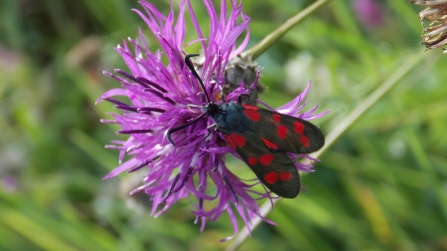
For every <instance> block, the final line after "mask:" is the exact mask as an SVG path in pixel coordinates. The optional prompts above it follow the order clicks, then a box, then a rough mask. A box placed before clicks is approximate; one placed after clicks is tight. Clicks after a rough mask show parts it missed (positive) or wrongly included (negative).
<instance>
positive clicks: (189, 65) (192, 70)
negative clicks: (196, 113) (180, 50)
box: [185, 54, 211, 103]
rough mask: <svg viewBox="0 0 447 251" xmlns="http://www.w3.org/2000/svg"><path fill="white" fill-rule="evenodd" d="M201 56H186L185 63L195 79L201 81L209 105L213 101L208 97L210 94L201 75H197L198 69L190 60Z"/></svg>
mask: <svg viewBox="0 0 447 251" xmlns="http://www.w3.org/2000/svg"><path fill="white" fill-rule="evenodd" d="M199 55H200V54H188V55H186V57H185V63H186V66H188V68H189V70H190V71H191V73H192V75H194V77H196V78H197V80H198V81H199V83H200V85H201V86H202V89H203V92H204V93H205V96H206V99H207V100H208V103H211V99H210V97H209V96H208V92H207V91H206V89H205V85H204V84H203V81H202V79H201V78H200V77H199V74H198V73H197V71H196V69H194V65H193V64H192V62H191V60H190V58H192V57H197V56H199Z"/></svg>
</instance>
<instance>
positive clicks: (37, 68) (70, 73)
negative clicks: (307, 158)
mask: <svg viewBox="0 0 447 251" xmlns="http://www.w3.org/2000/svg"><path fill="white" fill-rule="evenodd" d="M361 1H363V0H361ZM361 1H360V0H357V1H354V0H336V1H332V2H331V3H329V4H328V5H326V6H324V7H323V8H321V9H319V10H318V11H317V12H316V13H314V14H313V15H311V16H310V17H309V18H308V19H306V20H305V21H304V22H303V23H301V24H300V25H298V26H296V27H295V28H293V29H292V30H291V31H290V32H289V33H288V34H287V35H286V36H285V37H284V38H283V39H282V40H281V41H280V42H279V43H277V44H276V45H275V46H273V47H272V48H271V49H269V50H268V51H267V52H266V53H265V54H263V55H262V56H261V57H259V58H258V59H257V62H259V64H260V65H261V66H262V67H263V71H262V78H261V81H262V83H263V84H264V85H266V86H268V91H266V92H265V94H264V95H262V96H261V99H263V100H264V101H266V102H267V103H269V104H271V105H273V106H279V105H281V104H284V103H285V102H287V101H289V100H291V99H292V98H293V97H294V96H296V95H297V94H298V93H299V92H300V91H301V90H302V89H303V88H304V87H305V85H306V83H307V81H308V79H312V81H313V86H312V88H311V90H310V93H309V96H308V97H309V102H308V105H307V109H310V108H311V107H313V106H314V105H316V104H319V105H320V107H319V109H318V111H319V112H322V111H325V110H328V109H330V110H331V112H330V113H329V114H328V115H326V116H325V117H323V118H320V119H318V120H315V121H314V123H315V124H317V125H320V126H321V128H322V130H323V131H324V133H325V134H328V133H330V132H331V130H332V129H333V128H334V127H336V126H337V125H338V124H339V123H340V122H341V121H342V120H343V119H344V118H345V117H346V116H347V115H348V114H349V113H350V112H351V111H353V110H354V109H355V108H356V107H357V105H359V104H360V103H361V102H362V101H363V100H364V99H365V98H366V97H368V95H369V94H370V93H372V92H373V90H374V89H375V88H377V87H378V86H379V85H381V84H382V83H383V82H384V81H386V80H387V79H388V78H389V77H390V76H392V75H393V74H395V72H396V71H398V69H399V67H401V65H403V64H405V63H407V62H409V61H411V60H416V61H413V62H416V63H415V64H414V65H415V66H414V67H413V68H412V69H411V71H409V72H408V73H406V74H405V76H404V78H403V79H402V80H400V81H399V83H398V84H397V85H396V87H394V88H393V89H392V90H391V91H390V92H389V93H387V95H386V96H385V97H384V98H383V99H381V100H380V101H379V102H377V103H376V104H375V105H374V106H373V108H372V109H371V110H369V111H368V112H367V113H365V114H363V115H362V117H361V118H360V119H359V120H358V122H357V123H355V124H354V125H353V126H352V127H351V128H350V129H349V130H348V131H347V132H346V133H345V134H343V135H342V136H341V138H339V139H338V140H337V141H336V142H335V144H334V145H332V146H331V147H330V148H329V149H328V151H326V152H325V153H324V154H323V155H322V156H321V160H322V162H321V163H316V165H315V170H316V172H315V173H311V174H309V175H306V176H304V177H303V183H304V184H305V185H306V187H307V193H302V194H301V195H300V196H299V197H297V198H296V199H293V200H285V199H284V200H282V201H280V202H279V203H278V204H277V206H276V207H275V210H274V211H273V212H272V213H270V214H269V215H268V216H267V217H268V218H269V219H271V220H272V221H275V222H276V223H277V224H278V226H277V227H274V226H270V225H268V224H265V223H262V224H261V225H260V226H259V227H258V228H256V229H255V230H254V231H253V236H252V238H251V239H247V240H245V242H244V243H243V244H242V245H241V246H240V248H239V250H447V200H446V193H447V183H446V178H447V169H446V167H447V137H446V135H447V109H446V107H447V98H446V97H447V84H446V83H445V82H446V79H447V71H446V70H445V69H447V61H446V58H445V57H446V56H442V55H441V53H442V51H441V50H437V51H428V52H425V53H424V52H423V51H424V47H422V46H420V45H419V42H420V35H421V30H422V28H421V25H420V23H419V17H418V16H417V14H418V12H419V11H420V10H422V8H420V7H418V6H410V5H409V4H408V1H401V0H398V1H394V0H393V1H385V0H383V1H379V0H377V1H374V0H372V2H375V3H376V4H378V6H379V8H378V9H377V12H376V14H377V16H374V18H373V20H372V21H371V20H369V21H368V20H367V19H366V17H368V15H367V14H365V13H363V12H360V10H359V9H358V8H357V7H358V6H357V5H356V4H358V3H359V2H361ZM152 2H153V3H154V4H155V5H156V6H158V7H159V8H160V10H161V11H162V12H163V13H168V11H169V1H168V0H163V1H161V0H158V1H155V0H154V1H152ZM312 2H314V1H298V0H296V1H293V0H285V1H277V0H265V1H262V2H261V1H244V11H245V13H246V14H247V15H249V16H251V17H252V22H251V25H250V27H251V43H250V46H249V47H251V46H253V45H255V44H256V42H258V41H260V40H261V39H262V38H263V37H265V36H266V35H267V34H268V33H269V32H271V31H273V30H275V28H277V27H278V26H279V25H281V24H282V23H283V22H284V21H285V20H286V19H287V18H288V17H291V16H293V15H294V14H296V13H297V12H299V11H300V10H302V9H303V8H305V7H306V6H308V5H309V4H311V3H312ZM194 4H195V5H194V6H195V7H196V14H197V16H198V18H199V20H200V23H201V24H202V25H203V26H204V27H206V25H207V23H208V19H207V16H206V11H205V9H204V8H203V6H201V1H194ZM131 8H139V9H141V8H140V6H139V5H138V3H137V1H136V0H95V1H91V0H83V1H70V0H39V1H32V0H1V1H0V20H1V21H0V81H1V84H0V126H1V130H2V136H1V137H0V250H224V249H226V248H227V247H229V245H231V243H232V241H228V242H226V243H221V242H219V240H220V239H223V238H225V237H228V236H231V235H232V234H233V229H232V226H231V225H230V223H229V221H228V217H226V216H225V217H221V218H220V219H219V220H218V221H217V222H208V224H207V227H206V229H205V231H204V232H203V233H200V226H199V225H195V224H193V221H194V216H193V215H192V214H191V213H190V210H192V207H191V205H190V204H189V202H188V200H183V201H181V202H179V203H177V205H175V206H174V207H173V208H172V209H171V210H169V211H168V212H167V213H165V214H164V215H162V216H161V217H158V218H155V219H154V218H151V217H150V215H149V214H150V211H149V209H148V208H147V205H148V203H147V200H146V197H145V196H144V195H141V196H134V197H129V196H128V195H127V192H128V191H129V190H130V189H131V188H132V187H136V186H137V185H138V181H139V180H140V179H141V175H143V174H144V171H140V172H141V173H137V174H135V175H133V176H132V175H128V174H122V175H120V176H118V177H115V178H113V179H110V180H107V181H102V180H101V178H102V177H103V176H105V175H106V174H107V173H108V172H109V171H110V170H112V169H113V168H114V167H115V166H117V165H118V162H117V159H118V152H116V151H113V150H106V149H104V145H105V144H108V143H109V142H110V141H111V140H114V139H117V138H118V136H117V135H115V132H116V131H117V130H118V128H117V127H111V126H108V125H104V124H101V123H100V122H99V119H100V118H110V117H108V116H107V115H106V114H105V112H107V111H110V112H116V110H114V109H113V108H112V105H111V104H109V103H107V102H104V103H101V104H99V105H97V106H95V105H94V101H95V100H96V99H97V98H98V97H99V96H100V95H101V94H102V93H103V92H104V91H105V90H108V89H111V88H114V87H118V86H119V83H118V82H117V81H114V80H112V79H110V78H107V77H105V76H103V75H102V73H101V72H102V70H107V71H113V69H114V68H121V69H124V70H127V68H126V67H125V65H124V63H123V62H122V60H121V58H120V56H119V55H118V53H116V52H115V51H114V50H113V47H114V46H116V45H117V44H119V43H121V41H122V39H127V37H133V38H134V37H136V36H137V35H138V33H137V32H138V27H142V28H143V30H144V32H145V33H146V34H148V30H147V29H146V26H145V23H144V22H143V21H142V20H141V19H140V18H139V17H138V16H137V15H136V14H135V13H133V12H131V11H130V9H131ZM192 39H195V33H194V32H189V33H188V34H187V38H186V41H190V40H192ZM149 43H150V47H151V48H152V49H153V50H155V49H157V48H158V45H157V43H156V42H155V41H154V40H151V41H150V42H149ZM228 162H229V166H230V167H231V168H232V170H233V171H234V172H235V173H236V174H237V175H241V176H246V177H254V175H253V174H252V173H251V172H250V170H249V169H248V168H246V167H245V166H244V165H243V164H242V163H241V162H237V161H235V160H231V159H230V160H229V161H228ZM145 202H146V204H145ZM263 202H264V201H263ZM263 202H260V203H263ZM241 225H242V223H241Z"/></svg>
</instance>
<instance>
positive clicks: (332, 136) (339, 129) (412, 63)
mask: <svg viewBox="0 0 447 251" xmlns="http://www.w3.org/2000/svg"><path fill="white" fill-rule="evenodd" d="M426 55H427V54H426V53H420V54H418V56H416V57H413V58H409V59H408V60H406V61H405V63H404V64H402V65H401V67H399V68H398V69H397V70H396V71H395V72H394V73H393V74H392V75H391V76H390V77H389V78H388V79H387V80H386V81H385V82H384V83H383V84H382V85H380V86H379V87H378V88H377V89H376V90H375V91H373V92H372V93H371V94H370V95H369V96H368V97H366V98H365V99H364V101H363V102H362V103H361V104H359V105H358V106H357V108H355V109H354V111H352V112H351V113H350V114H349V115H348V116H347V117H346V118H345V119H344V120H342V121H341V122H340V123H339V124H338V125H337V126H336V127H335V128H334V129H333V130H332V131H331V132H330V133H329V134H328V135H327V137H326V143H325V146H324V147H323V148H322V149H321V150H320V151H318V152H316V153H314V154H311V156H312V157H314V158H318V157H319V156H321V154H323V153H324V152H325V151H326V150H327V149H328V148H329V147H330V146H332V144H334V142H335V141H336V140H337V139H338V138H340V137H341V135H343V133H345V132H346V131H347V130H348V129H349V128H350V127H351V126H352V125H354V123H355V122H356V121H357V120H358V119H359V118H360V116H362V115H363V114H365V113H366V112H367V111H368V110H369V109H370V108H371V107H372V106H373V105H374V104H375V103H377V101H379V100H380V99H381V98H382V97H383V96H384V95H385V94H387V93H388V92H389V91H390V90H391V88H392V87H394V86H395V85H396V84H397V83H399V81H400V80H402V78H404V77H405V76H406V75H407V74H408V73H410V72H411V71H412V70H413V69H414V68H415V67H416V66H417V65H423V64H421V61H423V60H424V59H425V58H426ZM435 60H436V59H435ZM279 200H280V199H276V200H273V204H276V203H277V202H278V201H279ZM271 210H272V206H271V203H270V201H268V202H266V203H264V205H262V206H261V210H260V211H261V215H262V216H263V217H265V216H266V215H267V214H268V213H269V212H270V211H271ZM260 222H261V219H260V217H257V218H255V219H253V221H252V225H251V230H252V231H253V230H254V229H255V228H256V227H257V226H258V225H259V223H260ZM248 236H249V231H248V229H247V227H246V226H245V227H244V228H243V229H242V230H241V232H240V233H239V235H238V236H237V237H236V238H235V239H234V242H233V243H232V244H231V245H230V246H229V247H228V249H227V250H228V251H232V250H236V249H237V248H238V246H239V245H240V244H241V243H242V242H243V241H244V240H245V239H246V238H247V237H248Z"/></svg>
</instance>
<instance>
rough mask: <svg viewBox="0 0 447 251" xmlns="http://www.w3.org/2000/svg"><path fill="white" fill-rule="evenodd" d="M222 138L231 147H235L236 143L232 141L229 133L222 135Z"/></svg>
mask: <svg viewBox="0 0 447 251" xmlns="http://www.w3.org/2000/svg"><path fill="white" fill-rule="evenodd" d="M224 138H225V139H226V140H227V141H228V144H230V146H231V147H233V149H236V144H235V143H234V142H233V140H232V139H231V137H230V135H224Z"/></svg>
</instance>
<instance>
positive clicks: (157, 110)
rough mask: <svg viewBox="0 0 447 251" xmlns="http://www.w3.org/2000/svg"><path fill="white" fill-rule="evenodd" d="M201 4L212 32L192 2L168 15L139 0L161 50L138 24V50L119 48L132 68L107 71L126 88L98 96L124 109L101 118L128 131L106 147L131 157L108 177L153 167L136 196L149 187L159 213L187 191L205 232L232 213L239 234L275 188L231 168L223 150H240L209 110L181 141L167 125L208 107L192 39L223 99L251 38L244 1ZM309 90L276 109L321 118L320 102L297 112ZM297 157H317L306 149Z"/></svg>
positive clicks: (213, 94) (232, 97)
mask: <svg viewBox="0 0 447 251" xmlns="http://www.w3.org/2000/svg"><path fill="white" fill-rule="evenodd" d="M203 3H204V6H205V8H206V10H207V12H208V15H209V18H210V25H209V32H207V33H208V35H207V36H206V35H205V33H204V32H203V30H202V27H201V26H200V25H199V23H198V21H197V19H196V17H195V14H194V10H193V8H192V6H191V3H190V1H187V0H180V3H178V8H179V10H178V14H177V15H176V16H175V14H174V7H173V6H172V5H173V4H172V3H171V11H170V13H169V14H168V16H165V15H163V14H162V13H160V12H159V11H158V10H157V9H156V8H155V7H154V6H153V5H152V4H150V3H148V2H146V1H140V4H141V5H142V6H143V8H144V10H145V13H143V12H141V11H139V10H134V11H135V12H137V13H138V14H139V15H140V16H141V18H142V19H143V20H144V21H145V22H146V24H147V25H148V27H149V29H150V31H151V32H152V33H153V34H154V35H155V37H156V38H157V39H158V42H159V43H160V46H161V48H162V50H158V51H156V52H151V51H150V50H149V48H148V46H147V44H146V41H145V39H144V36H143V33H142V31H141V30H140V37H139V39H137V40H132V39H130V40H129V42H130V44H132V47H133V48H134V51H131V49H130V46H129V45H128V43H126V42H125V41H124V42H123V44H122V45H121V46H118V47H117V48H116V50H117V51H118V53H120V54H121V56H122V57H123V59H124V61H125V62H126V64H127V66H128V68H129V71H130V72H125V71H123V70H115V72H116V73H118V75H115V74H112V73H108V72H105V74H106V75H108V76H110V77H112V78H115V79H117V80H118V81H120V82H121V85H122V87H121V88H118V89H113V90H110V91H108V92H106V93H104V94H103V95H102V96H101V97H100V98H99V100H98V102H99V101H102V100H107V101H109V102H112V103H114V104H115V107H116V108H118V109H120V110H121V112H120V113H119V114H111V115H112V116H113V118H114V119H113V120H102V122H104V123H114V124H119V125H120V126H121V128H122V130H120V131H119V133H121V134H128V135H129V138H128V139H127V140H126V141H114V142H113V143H114V144H115V145H110V146H107V147H108V148H113V149H117V150H119V151H120V157H119V160H120V162H121V161H122V160H123V159H124V157H125V155H127V156H129V159H128V160H126V161H125V162H124V163H122V164H121V165H120V166H118V167H117V168H116V169H115V170H113V171H112V172H110V173H109V174H108V175H107V176H105V177H104V179H108V178H111V177H113V176H116V175H118V174H119V173H121V172H124V171H127V172H134V171H137V170H140V169H144V170H140V172H144V171H146V172H147V175H145V178H144V179H143V182H144V184H143V185H142V186H140V187H138V188H137V189H135V190H134V191H132V192H131V194H134V193H137V192H140V191H144V192H145V193H146V194H147V195H148V196H149V197H150V200H151V201H152V211H151V214H152V215H153V216H155V217H157V216H159V215H160V214H162V213H163V212H165V211H166V210H167V209H169V208H170V207H171V206H172V205H173V204H174V203H175V202H176V201H178V200H179V199H182V198H185V197H188V198H189V200H190V201H191V204H192V205H193V207H194V208H195V209H194V211H193V213H194V214H195V215H196V216H197V218H196V222H197V221H199V220H201V230H203V228H204V227H205V223H206V219H208V220H211V221H214V220H216V219H217V218H218V217H220V215H222V213H224V212H226V213H227V214H228V215H229V218H230V219H231V222H232V224H233V226H234V230H235V234H236V233H237V232H238V225H237V219H236V213H235V212H236V211H237V213H238V214H239V215H240V217H241V218H242V220H243V221H244V222H245V224H246V225H247V226H250V224H251V221H252V219H253V218H255V217H261V215H260V210H259V206H258V204H257V203H256V202H257V200H258V199H260V198H269V199H271V198H272V195H271V194H270V192H268V191H267V190H265V189H264V192H258V191H254V190H253V189H252V187H253V186H254V185H255V184H258V183H259V181H258V180H257V179H256V180H255V181H254V182H251V184H248V183H246V182H243V181H242V180H240V179H239V178H238V177H237V176H235V175H234V174H233V173H232V172H231V171H230V170H228V168H227V167H226V165H225V154H227V153H230V154H233V155H235V156H237V154H236V152H235V151H234V150H233V148H231V147H230V146H229V145H228V143H227V142H226V141H225V140H224V138H223V136H222V135H221V134H220V133H218V132H216V131H214V130H210V129H208V127H210V126H211V125H212V124H213V123H214V121H213V120H212V118H207V116H205V117H203V118H202V119H200V120H199V121H198V122H197V123H194V124H193V125H191V126H189V127H186V128H184V129H182V130H179V131H178V132H176V133H173V134H172V139H173V141H174V142H175V146H173V145H172V144H171V143H170V142H169V141H168V139H167V137H166V133H167V131H168V130H170V129H173V128H176V127H179V126H181V125H185V124H187V123H188V122H191V121H192V120H194V119H195V118H197V117H198V116H200V115H201V114H203V113H204V110H203V105H204V104H206V102H207V100H206V98H205V96H204V94H203V93H204V90H202V88H201V86H200V84H199V83H198V81H197V79H196V78H194V76H193V74H192V73H191V71H190V70H189V69H188V67H187V66H186V65H185V61H184V58H185V56H186V55H187V54H188V53H187V52H186V51H185V47H187V46H188V45H190V44H192V43H199V44H200V45H201V47H202V52H201V56H200V57H198V58H197V59H196V60H195V61H196V62H195V65H196V67H197V69H198V72H199V75H200V77H201V79H202V80H203V82H204V86H205V88H206V92H207V93H208V94H209V96H210V99H211V101H212V102H216V103H221V102H222V101H221V96H220V93H221V88H222V86H224V85H225V84H226V83H225V79H226V78H225V70H226V67H227V63H228V62H229V61H230V60H231V59H234V58H236V57H237V55H239V54H240V53H241V52H242V51H243V50H244V48H245V46H246V45H247V43H248V39H249V34H250V33H249V28H248V24H249V21H250V18H249V17H248V16H246V15H245V14H244V13H243V12H242V3H241V2H237V1H229V4H230V8H229V9H228V10H227V6H226V5H227V1H225V0H223V1H221V4H220V16H219V15H218V14H217V12H216V10H215V8H214V6H213V4H212V2H211V0H204V1H203ZM186 9H187V10H188V12H189V16H190V18H191V21H192V24H193V26H194V28H195V32H196V33H197V36H198V38H197V39H196V40H194V41H190V42H185V41H184V38H185V33H186V24H185V22H186V20H185V15H184V13H185V11H186ZM244 32H245V37H244V39H243V41H242V43H241V45H239V46H238V47H237V46H236V39H237V38H238V37H239V36H241V35H242V34H243V33H244ZM189 53H192V52H189ZM165 62H166V63H165ZM259 69H260V68H259V67H258V68H257V72H256V79H255V80H254V83H253V84H252V85H251V86H249V87H248V88H246V87H245V85H244V83H243V82H241V84H240V87H238V88H236V89H235V90H233V91H232V92H230V93H229V94H228V95H225V99H226V101H227V102H230V101H236V100H237V97H238V96H239V95H240V94H249V93H250V91H251V90H254V89H256V86H257V82H258V77H259V71H260V70H259ZM309 88H310V83H309V85H308V86H307V88H306V89H305V90H304V92H303V93H302V94H300V95H299V96H298V97H296V98H295V99H294V100H292V101H291V102H290V103H288V104H286V105H284V106H282V107H280V108H278V109H276V111H278V112H281V113H284V114H288V115H292V116H295V117H299V118H302V119H306V120H309V119H314V118H318V117H320V116H322V115H323V114H313V112H314V111H315V109H316V107H315V108H314V109H312V110H310V111H308V112H305V113H301V114H299V113H298V112H299V111H300V110H301V109H302V108H303V107H304V105H305V103H306V102H304V104H301V102H302V101H303V98H304V96H305V95H306V93H307V91H308V90H309ZM114 96H124V97H126V98H127V99H128V100H129V101H127V102H123V101H118V100H117V99H114V98H112V97H114ZM261 103H262V102H261ZM294 157H300V158H309V159H310V160H312V161H314V159H311V158H310V157H309V156H308V155H295V156H294ZM312 161H311V162H312ZM296 166H297V168H298V169H299V170H302V171H312V170H311V168H312V165H304V164H301V163H298V162H297V163H296ZM264 220H265V221H267V222H269V223H271V224H274V223H272V222H270V221H268V220H266V219H264ZM230 238H231V237H230ZM227 239H229V238H227ZM227 239H225V240H227Z"/></svg>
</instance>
